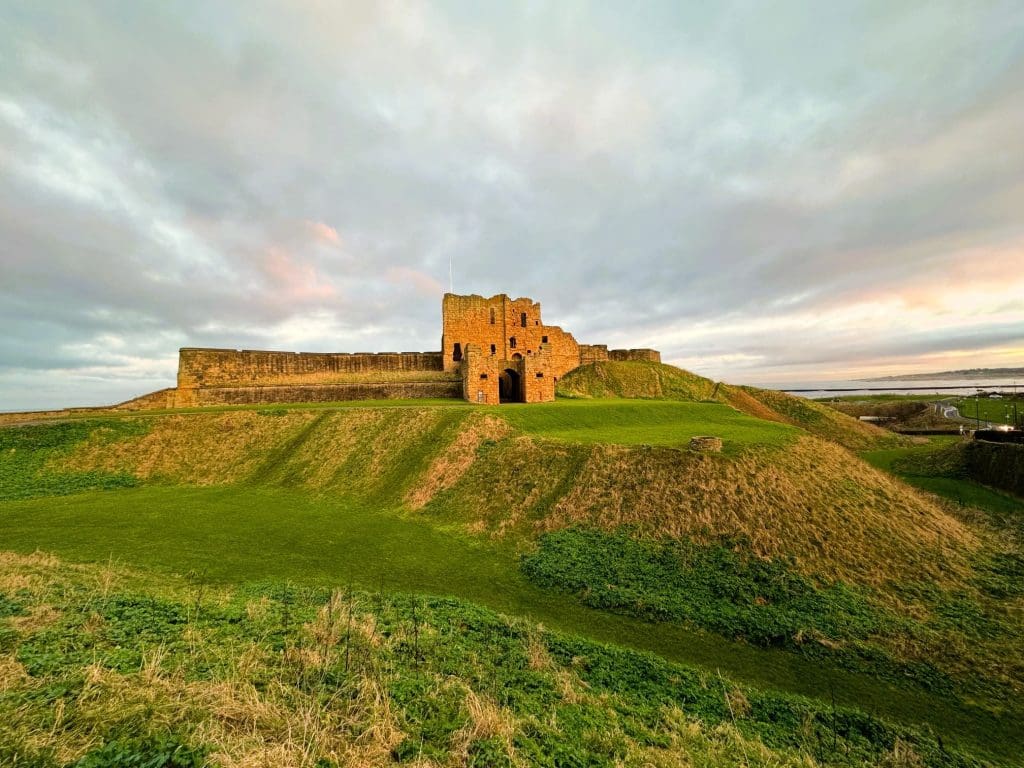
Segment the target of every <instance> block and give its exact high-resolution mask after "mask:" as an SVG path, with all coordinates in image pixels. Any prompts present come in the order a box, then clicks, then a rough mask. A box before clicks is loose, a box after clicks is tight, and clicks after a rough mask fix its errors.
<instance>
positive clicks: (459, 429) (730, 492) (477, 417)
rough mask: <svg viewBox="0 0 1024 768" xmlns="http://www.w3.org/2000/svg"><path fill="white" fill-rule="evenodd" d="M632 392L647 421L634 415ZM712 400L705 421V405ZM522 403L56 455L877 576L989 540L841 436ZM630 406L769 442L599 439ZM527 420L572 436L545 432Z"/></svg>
mask: <svg viewBox="0 0 1024 768" xmlns="http://www.w3.org/2000/svg"><path fill="white" fill-rule="evenodd" d="M631 407H632V408H634V409H635V411H636V412H637V413H638V414H639V415H638V416H637V417H636V418H637V420H638V423H633V422H629V421H628V420H626V419H625V416H624V413H623V412H624V411H628V410H629V408H631ZM701 408H703V409H706V410H707V411H708V417H707V421H706V422H705V421H702V420H700V419H696V418H694V410H695V409H698V410H699V409H701ZM673 409H675V411H677V412H676V416H677V417H679V414H680V413H683V414H686V415H689V416H690V417H691V419H692V421H691V422H687V421H684V420H682V419H681V417H679V418H680V421H677V422H675V426H674V427H673V426H672V424H673V422H672V421H671V419H668V420H667V421H668V426H665V425H663V426H662V431H661V432H659V431H658V429H657V428H655V427H651V428H650V429H649V430H647V431H646V432H645V430H644V428H643V424H644V423H645V421H647V420H649V419H650V418H651V417H652V413H654V414H657V413H661V412H662V411H666V412H668V413H672V412H673ZM570 410H571V411H572V412H573V414H574V415H575V414H576V413H577V412H578V413H579V417H578V418H577V419H576V420H575V423H576V425H577V426H576V427H569V426H566V425H565V424H563V423H562V422H561V421H560V415H559V414H560V413H562V412H563V411H570ZM605 411H610V412H611V414H610V416H609V418H608V419H607V420H606V419H604V418H603V414H604V412H605ZM510 413H511V414H512V415H511V416H510V417H508V420H507V421H506V420H504V419H501V418H499V417H498V416H496V415H495V412H486V411H484V412H474V411H469V410H463V409H440V408H401V409H398V408H390V409H367V408H341V409H338V410H335V411H304V410H297V411H268V412H258V411H236V412H229V413H220V414H198V415H183V416H167V417H162V418H159V419H156V420H154V421H153V422H152V428H151V429H150V430H149V431H147V432H146V433H145V434H126V435H123V436H122V437H121V438H120V439H116V440H115V439H112V437H111V434H110V433H111V432H112V431H116V429H117V428H115V427H114V426H111V425H100V426H99V427H98V428H97V429H96V430H95V431H93V432H92V433H91V434H90V436H89V437H88V439H86V440H85V441H83V442H82V443H80V444H79V445H77V446H76V447H75V448H74V449H73V450H72V451H71V452H70V453H68V452H61V453H60V454H59V455H57V456H55V457H54V458H53V459H52V460H51V464H50V467H51V469H54V470H59V471H60V472H63V473H66V474H76V473H77V474H82V473H103V474H104V475H105V476H112V477H113V476H130V477H135V478H138V479H139V480H141V481H147V482H154V481H155V482H163V483H186V484H198V485H208V484H223V483H238V482H247V483H260V484H273V485H282V486H285V487H294V488H301V489H304V490H307V491H311V492H314V493H330V494H345V495H348V496H352V497H355V498H357V499H359V500H360V501H373V502H374V503H379V504H384V505H386V506H392V507H398V506H407V507H410V508H412V509H421V510H423V511H422V512H421V514H429V515H431V517H432V518H434V519H437V520H440V521H445V522H448V523H453V524H457V525H460V526H468V528H469V530H471V531H474V532H489V533H491V534H497V535H506V534H512V533H514V534H516V535H518V536H526V537H527V538H529V537H532V536H533V535H535V534H536V533H538V532H541V531H547V530H553V529H557V528H562V527H566V526H570V525H579V524H589V525H596V526H598V527H602V528H605V529H608V530H611V529H614V528H617V527H619V526H621V525H630V526H634V527H635V528H636V529H637V530H638V531H640V532H642V533H644V534H646V535H652V536H683V535H693V536H698V537H699V536H707V535H712V536H715V535H720V534H726V535H742V536H745V537H747V538H748V539H749V540H750V542H751V544H752V546H753V548H754V550H755V551H756V552H757V553H758V554H760V555H762V556H783V555H785V556H793V557H795V558H796V562H797V564H798V567H800V568H801V569H803V570H804V571H805V572H807V573H808V574H831V575H832V576H837V577H841V578H844V579H849V580H852V581H856V582H859V583H866V584H880V583H883V582H885V581H886V580H892V579H895V580H900V579H905V578H907V577H908V576H910V575H914V576H916V577H925V576H926V577H928V578H931V579H935V580H936V581H939V582H945V583H948V582H950V581H951V580H953V581H955V580H956V579H957V578H959V575H960V574H962V573H963V571H964V564H965V562H966V560H967V559H968V557H969V553H970V552H971V550H972V549H973V548H974V547H975V544H976V542H975V536H974V534H972V533H971V532H970V531H969V530H967V529H966V528H964V527H963V526H962V525H961V524H960V523H958V522H957V521H956V520H955V519H954V518H952V517H950V516H949V515H948V514H947V513H945V512H944V511H943V510H942V509H941V508H939V507H938V506H936V505H935V504H934V503H932V502H930V501H929V500H928V499H927V498H925V497H924V496H921V495H919V494H917V493H916V492H914V491H913V490H912V489H910V488H908V487H907V486H904V485H902V484H899V483H898V482H896V481H894V480H892V479H891V478H890V477H888V476H886V475H885V474H883V473H881V472H878V471H877V470H874V469H872V468H871V467H869V466H867V465H866V464H864V463H863V462H861V461H859V460H858V459H856V458H855V457H853V456H851V455H850V454H849V453H847V452H846V451H844V450H843V449H842V448H840V447H839V446H836V445H834V444H832V443H828V442H826V441H823V440H820V439H818V438H815V437H811V436H809V435H806V434H804V435H801V434H800V433H799V432H797V431H795V430H787V429H786V428H783V427H780V426H777V425H776V424H773V423H765V422H757V421H755V420H753V419H749V418H747V417H741V416H739V415H738V414H734V412H732V411H730V410H729V409H727V408H725V407H724V406H722V405H719V404H707V405H699V404H685V403H684V404H679V405H678V406H673V405H672V404H665V406H659V404H656V403H655V404H646V403H640V404H637V405H635V406H632V405H631V404H616V403H615V402H611V403H607V404H604V405H603V406H602V405H601V404H597V405H590V404H586V405H585V406H582V407H577V406H572V405H570V406H568V407H567V408H563V409H561V410H560V409H557V408H553V409H552V410H551V411H546V410H545V409H543V408H523V409H520V410H519V411H511V412H510ZM729 414H734V415H733V416H729ZM584 417H585V418H584ZM588 420H594V424H593V425H592V426H591V427H588V426H587V425H588V424H589V421H588ZM617 420H618V422H623V421H624V422H625V423H620V424H619V428H621V430H622V431H623V434H624V435H625V437H626V438H628V439H636V438H637V437H638V436H643V435H644V434H649V435H650V438H649V439H650V441H651V442H658V439H657V438H658V437H659V436H660V438H661V439H662V440H663V441H665V442H671V441H670V440H669V438H670V437H671V434H672V429H673V428H674V429H675V430H676V431H677V432H676V437H677V441H678V443H681V444H683V445H685V441H686V439H687V437H688V435H690V434H694V433H696V432H697V431H699V430H701V429H705V428H706V426H707V424H708V423H712V424H719V425H720V424H722V423H724V424H727V425H729V426H730V427H731V428H733V429H735V430H736V434H737V435H741V434H742V435H745V439H746V440H747V441H751V440H753V439H755V437H756V431H755V430H756V427H757V425H758V424H763V425H764V428H763V432H762V433H761V434H762V440H763V442H764V444H762V445H760V446H754V445H751V444H750V443H749V442H748V443H747V447H746V448H744V449H743V450H740V451H738V452H737V453H736V454H735V455H716V456H711V455H705V454H697V453H693V452H691V451H688V450H679V449H678V448H674V447H668V446H650V445H636V446H628V445H609V444H604V443H599V442H597V441H596V437H605V438H608V437H609V430H613V429H614V428H615V424H616V423H617ZM717 420H724V421H717ZM509 422H512V424H510V423H509ZM513 424H519V425H521V426H524V427H528V428H530V427H532V428H534V429H537V430H538V432H540V433H541V434H556V435H557V434H567V437H569V438H570V440H550V439H540V438H538V437H536V436H533V435H531V434H529V433H524V432H522V431H519V430H517V429H516V428H515V427H514V426H512V425H513ZM591 431H596V432H597V435H594V434H589V438H590V439H589V440H588V441H587V442H581V441H577V440H572V439H571V438H576V437H578V436H580V435H581V434H582V435H584V436H587V434H588V433H589V432H591ZM611 436H612V437H614V435H611ZM624 442H625V441H624Z"/></svg>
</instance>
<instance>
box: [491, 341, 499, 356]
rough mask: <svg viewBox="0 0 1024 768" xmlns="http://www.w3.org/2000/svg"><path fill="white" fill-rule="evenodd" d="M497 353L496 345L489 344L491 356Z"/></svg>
mask: <svg viewBox="0 0 1024 768" xmlns="http://www.w3.org/2000/svg"><path fill="white" fill-rule="evenodd" d="M497 351H498V347H497V346H496V345H494V344H491V354H492V355H493V354H495V353H496V352H497Z"/></svg>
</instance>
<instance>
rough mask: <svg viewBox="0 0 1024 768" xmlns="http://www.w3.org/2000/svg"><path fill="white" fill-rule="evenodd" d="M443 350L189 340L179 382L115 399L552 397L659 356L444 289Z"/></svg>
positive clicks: (508, 302) (183, 403) (528, 306)
mask: <svg viewBox="0 0 1024 768" xmlns="http://www.w3.org/2000/svg"><path fill="white" fill-rule="evenodd" d="M441 322H442V332H441V333H442V335H441V351H440V352H374V353H369V352H360V353H354V354H348V353H316V352H270V351H262V350H236V349H196V348H184V349H182V350H180V352H179V356H178V386H177V387H176V388H174V389H168V390H160V391H159V392H154V393H151V394H149V395H143V396H142V397H139V398H136V399H135V400H130V401H128V402H127V403H122V404H121V405H119V406H117V407H118V408H123V409H126V410H132V409H144V408H175V407H176V408H183V407H191V406H204V405H233V404H247V403H248V404H251V403H295V402H334V401H339V400H366V399H394V398H424V397H431V398H434V397H442V398H459V397H461V398H464V399H466V400H469V401H470V402H474V403H490V404H497V403H501V402H524V403H539V402H544V401H548V400H554V399H555V385H556V384H557V383H558V380H559V379H560V378H561V377H562V376H564V375H565V374H567V373H568V372H569V371H571V370H573V369H575V368H578V367H579V366H581V365H586V364H587V363H594V362H602V361H605V360H647V361H654V362H661V355H660V353H658V352H656V351H655V350H653V349H612V350H609V349H608V347H607V346H605V345H603V344H579V343H578V342H577V341H576V339H575V338H573V335H572V334H571V333H568V332H566V331H563V330H562V329H561V328H559V327H558V326H556V325H544V323H543V322H542V321H541V316H540V304H538V303H537V302H535V301H533V300H531V299H526V298H520V299H510V298H509V297H508V296H506V295H505V294H498V295H497V296H491V297H490V298H484V297H483V296H475V295H474V296H458V295H456V294H452V293H448V294H445V296H444V300H443V302H442V307H441Z"/></svg>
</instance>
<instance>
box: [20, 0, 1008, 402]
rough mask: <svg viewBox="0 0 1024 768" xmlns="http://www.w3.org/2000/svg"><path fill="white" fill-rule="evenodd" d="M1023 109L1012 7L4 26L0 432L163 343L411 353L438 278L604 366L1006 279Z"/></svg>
mask: <svg viewBox="0 0 1024 768" xmlns="http://www.w3.org/2000/svg"><path fill="white" fill-rule="evenodd" d="M1022 79H1024V9H1022V7H1021V6H1020V4H1019V3H1013V2H989V3H980V4H973V5H970V6H965V5H963V4H959V3H946V4H943V3H929V4H910V5H907V4H902V5H900V4H897V5H894V4H891V3H879V4H863V3H858V4H849V5H847V4H826V5H823V4H818V3H799V2H791V3H782V4H773V6H772V7H771V8H768V7H766V6H765V7H761V6H757V5H754V6H751V5H750V4H747V3H726V4H720V5H719V6H715V7H714V8H712V9H708V8H702V7H700V6H698V5H696V4H694V5H692V6H686V5H683V6H680V4H677V3H653V2H652V3H645V4H641V5H639V6H638V7H636V8H635V9H634V10H632V11H631V12H629V13H624V12H622V11H621V10H620V9H616V8H615V6H587V5H577V4H554V5H551V6H548V7H543V6H540V7H534V6H532V5H531V6H529V7H527V6H522V5H519V4H507V5H506V6H484V5H480V4H476V3H465V2H461V0H459V1H456V0H452V1H451V2H438V3H434V4H431V3H419V2H414V1H413V0H410V2H407V3H396V4H365V3H358V2H350V3H340V4H328V5H325V6H290V5H286V4H278V3H273V2H266V3H263V2H259V3H245V4H217V5H216V6H214V5H211V4H207V3H184V4H175V5H171V6H169V5H166V4H160V3H145V2H144V3H135V2H132V3H128V2H124V3H121V2H104V3H92V4H70V5H68V4H61V5H46V4H40V3H29V2H23V3H13V4H12V5H11V7H10V11H9V12H5V14H4V21H3V22H2V23H0V107H2V106H3V105H8V107H9V111H8V112H4V111H3V109H0V265H2V270H3V279H2V281H0V318H2V320H3V322H4V323H5V331H6V333H7V336H8V340H7V341H5V342H2V343H0V408H3V407H22V406H25V407H27V406H31V405H32V404H33V402H35V400H34V398H35V395H34V394H33V389H32V387H31V386H30V385H27V384H26V383H25V382H30V381H33V380H34V381H42V380H43V378H45V376H46V371H47V370H48V369H54V370H56V369H60V370H62V371H68V370H76V369H80V370H86V369H88V370H89V371H90V374H89V377H87V378H84V379H75V384H74V386H73V387H72V386H70V385H69V386H68V388H67V390H66V392H67V397H68V400H75V399H77V398H78V397H79V394H80V393H82V394H83V396H84V395H86V394H88V393H92V394H88V397H91V398H94V399H95V398H97V397H100V396H101V395H103V396H107V395H109V394H110V393H111V392H114V391H118V392H123V391H124V390H125V389H128V388H130V386H129V385H123V386H122V384H123V382H125V381H126V380H128V379H130V377H132V376H135V375H139V372H140V371H144V369H147V365H148V364H147V363H146V362H144V361H147V360H149V361H153V365H154V366H156V367H158V368H159V366H164V367H166V366H167V363H166V361H168V360H173V356H174V353H175V349H176V346H178V345H185V344H189V345H192V344H195V345H223V346H236V347H243V346H244V347H254V346H273V347H282V346H286V345H290V344H294V345H298V346H301V347H303V348H306V349H356V348H362V349H373V348H387V349H409V348H417V347H419V348H436V346H437V344H438V339H437V335H438V313H439V310H438V305H439V296H438V295H437V291H436V288H435V287H433V286H434V285H436V284H440V285H441V286H443V287H447V272H448V260H449V258H451V259H453V260H454V264H455V275H456V286H455V287H456V289H457V290H461V291H465V292H469V291H474V292H481V293H488V294H489V293H494V292H499V291H505V292H509V293H512V294H516V295H530V296H533V297H534V298H536V299H539V300H541V301H542V302H543V303H544V307H545V313H546V316H547V317H548V318H549V319H550V320H551V321H553V322H559V323H561V324H563V325H564V326H566V327H567V328H570V329H571V330H573V331H574V332H575V333H576V334H577V336H578V337H579V338H581V339H583V340H587V341H594V342H600V341H604V340H608V339H615V340H621V343H627V344H643V343H648V340H649V339H657V338H661V337H665V336H666V334H668V333H669V331H670V330H671V329H673V328H679V327H685V326H687V325H690V324H693V323H698V322H711V323H715V322H717V321H719V320H723V321H724V320H727V319H735V318H737V317H738V318H741V319H743V320H744V322H746V323H747V326H748V327H749V328H750V329H755V328H756V322H757V319H758V318H760V317H777V316H783V315H785V314H787V313H793V312H805V313H806V312H816V311H821V312H826V311H830V310H832V309H835V308H836V307H842V306H844V305H846V304H851V303H855V302H857V301H862V300H865V297H871V296H877V295H885V294H886V292H892V291H898V290H905V289H907V287H908V286H913V285H914V284H915V281H917V280H918V279H922V278H923V282H925V283H927V284H935V280H934V278H935V276H936V275H942V274H943V273H944V272H946V271H947V270H949V269H951V268H953V267H956V266H957V265H959V264H961V263H962V261H963V259H964V258H966V257H965V256H964V253H965V252H967V251H969V250H970V249H980V250H985V249H994V248H1001V249H1005V250H1006V252H1009V253H1014V252H1016V253H1021V252H1022V251H1021V248H1022V247H1024V246H1022V243H1024V224H1022V223H1021V221H1020V218H1019V216H1018V215H1017V213H1018V212H1019V210H1020V207H1021V205H1022V204H1024V198H1022V195H1024V188H1022V187H1021V185H1020V182H1019V179H1020V178H1021V177H1022V172H1024V151H1022V147H1021V144H1020V142H1019V139H1018V138H1017V133H1018V132H1019V126H1020V122H1021V118H1022V117H1024V96H1022V92H1021V91H1020V89H1019V83H1020V82H1021V81H1022ZM10 110H15V111H14V112H11V111H10ZM13 114H17V115H24V116H27V117H24V118H22V117H19V118H18V119H17V120H15V119H14V118H12V117H11V115H13ZM5 115H7V119H5V117H4V116H5ZM19 120H20V121H21V122H18V121H19ZM4 168H7V169H13V171H10V170H8V171H5V170H3V169H4ZM69 185H70V186H69ZM309 222H312V223H323V224H325V225H327V226H330V227H333V228H335V229H336V230H337V233H338V242H337V243H334V242H325V241H322V240H321V241H318V240H317V239H316V237H315V236H314V235H313V233H311V232H310V231H309V230H308V229H307V228H306V227H307V224H308V223H309ZM1014 248H1016V251H1014ZM1022 258H1024V257H1022ZM431 281H433V282H431ZM1005 304H1006V306H1004V307H1003V308H1002V309H1000V308H999V307H998V306H994V307H992V308H991V310H990V312H991V322H989V323H987V324H986V325H985V326H984V327H983V328H982V329H981V330H977V324H972V325H971V326H970V328H971V330H970V332H966V331H965V332H963V333H959V332H958V331H957V330H956V329H955V328H953V329H952V330H949V327H948V324H945V325H943V328H944V329H945V330H943V331H942V332H941V333H940V334H939V335H938V336H935V335H934V334H931V333H930V331H929V330H928V329H900V332H899V333H896V334H894V336H895V337H896V338H893V339H887V338H886V337H885V336H877V335H872V333H871V332H867V331H865V330H864V329H849V335H850V338H851V341H850V342H849V343H847V339H846V338H845V337H843V334H842V333H840V332H838V331H834V332H833V333H834V334H835V335H833V336H832V337H827V336H824V335H820V334H819V335H815V334H813V333H812V334H808V336H807V338H805V339H802V340H800V339H794V340H788V341H787V342H786V343H780V341H779V340H778V339H773V338H772V336H771V334H760V333H757V332H756V330H748V331H744V332H737V333H734V334H733V335H731V336H723V337H721V338H717V339H715V340H714V342H713V343H714V344H715V345H717V346H716V347H715V348H714V349H711V348H707V347H705V348H703V349H702V348H700V347H699V346H698V347H694V346H690V345H689V344H678V343H672V344H670V346H672V347H673V348H671V349H666V353H667V356H668V357H672V356H673V355H675V356H676V359H682V358H687V359H690V358H693V357H698V358H699V357H700V356H701V354H702V353H706V354H707V355H708V356H713V355H715V354H719V355H720V354H727V353H729V352H734V353H742V354H745V355H749V356H751V357H752V358H754V357H761V358H764V359H771V360H772V361H773V362H777V363H779V364H785V363H786V361H792V362H793V364H794V365H797V364H804V363H806V362H820V363H822V364H831V363H833V362H842V360H843V359H844V358H843V355H847V356H854V357H856V356H860V357H863V358H864V359H867V358H869V357H878V356H881V355H895V356H898V355H905V356H908V357H910V356H913V355H916V354H922V353H925V352H929V351H942V350H950V349H961V348H963V346H964V345H972V344H973V345H974V346H975V347H976V348H978V349H985V348H989V347H992V346H993V345H995V344H1003V343H1005V344H1016V343H1019V342H1020V337H1021V334H1020V333H1015V330H1014V329H1015V328H1017V326H1018V325H1019V323H1018V322H1017V318H1019V317H1020V316H1021V314H1020V313H1021V309H1020V307H1019V306H1017V305H1015V304H1013V302H1012V301H1011V302H1005ZM1018 330H1019V329H1018ZM669 335H670V334H669ZM110 337H116V338H118V339H119V340H120V343H121V344H122V345H123V346H122V347H121V348H119V349H118V351H117V354H114V355H106V356H105V355H103V354H102V353H101V352H97V351H96V350H102V348H103V343H104V341H103V340H104V339H107V338H110ZM705 343H708V344H711V343H712V342H711V341H710V340H705ZM83 349H84V350H88V353H87V354H86V353H83V352H82V351H81V350H83ZM837 350H842V352H841V353H839V352H837ZM3 371H6V372H7V373H6V374H4V373H3ZM747 374H750V375H755V374H756V367H755V368H753V369H750V370H749V371H745V372H744V375H747ZM61 375H70V374H61ZM5 376H6V378H5ZM33 376H35V377H37V378H36V379H32V377H33ZM26 377H27V378H26ZM69 381H70V379H69ZM7 382H9V383H7ZM135 383H137V382H135ZM168 383H169V382H168ZM26 387H27V388H26ZM38 391H40V392H42V391H44V389H43V388H42V387H40V388H39V390H38ZM52 391H53V392H54V393H57V394H54V395H53V396H54V397H57V396H58V395H59V392H60V389H59V388H56V389H53V390H52ZM18 393H20V394H18ZM126 394H131V392H127V393H126Z"/></svg>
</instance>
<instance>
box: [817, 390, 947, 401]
mask: <svg viewBox="0 0 1024 768" xmlns="http://www.w3.org/2000/svg"><path fill="white" fill-rule="evenodd" d="M958 397H959V395H949V394H945V395H944V394H941V393H939V392H932V393H930V394H929V393H927V392H922V393H915V394H912V395H896V394H869V395H828V396H826V397H814V398H811V399H812V400H814V401H816V402H819V403H827V402H831V401H838V402H841V403H893V402H908V403H934V402H936V401H938V400H954V399H956V398H958Z"/></svg>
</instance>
